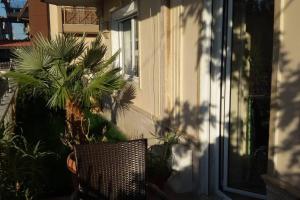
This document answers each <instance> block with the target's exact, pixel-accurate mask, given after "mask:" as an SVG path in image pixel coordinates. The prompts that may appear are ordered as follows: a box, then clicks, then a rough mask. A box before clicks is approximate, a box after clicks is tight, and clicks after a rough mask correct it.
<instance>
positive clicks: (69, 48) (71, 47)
mask: <svg viewBox="0 0 300 200" xmlns="http://www.w3.org/2000/svg"><path fill="white" fill-rule="evenodd" d="M84 41H85V37H82V38H81V39H79V38H77V37H75V35H72V34H66V35H62V34H59V35H57V36H56V37H55V38H54V39H53V40H51V41H50V45H49V46H48V54H49V55H50V56H51V57H52V58H53V59H57V60H61V61H64V62H67V63H70V62H72V61H75V60H76V59H78V58H79V57H80V55H82V54H83V52H84V51H85V49H86V45H85V42H84Z"/></svg>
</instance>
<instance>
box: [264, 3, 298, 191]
mask: <svg viewBox="0 0 300 200" xmlns="http://www.w3.org/2000/svg"><path fill="white" fill-rule="evenodd" d="M275 2H276V3H275V7H276V12H275V35H274V69H273V86H272V90H273V94H272V105H271V107H272V111H271V127H270V155H269V158H270V159H269V160H270V162H269V175H271V176H272V177H276V179H277V181H278V182H282V183H286V184H287V185H288V186H287V187H294V188H298V191H299V190H300V187H299V184H300V160H299V156H300V85H299V83H300V53H299V49H300V42H299V39H298V38H299V34H300V28H299V26H298V22H297V20H296V19H298V18H299V9H300V2H299V1H283V0H276V1H275Z"/></svg>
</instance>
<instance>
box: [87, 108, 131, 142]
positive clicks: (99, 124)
mask: <svg viewBox="0 0 300 200" xmlns="http://www.w3.org/2000/svg"><path fill="white" fill-rule="evenodd" d="M85 115H86V116H87V119H88V122H89V134H87V140H88V141H89V142H90V143H97V142H120V141H126V140H127V137H126V135H125V134H124V133H122V132H121V131H120V130H119V129H118V128H117V127H116V126H115V125H114V124H113V123H111V122H110V121H108V120H106V119H105V118H104V117H102V116H101V115H99V114H94V113H91V112H89V111H87V112H86V114H85Z"/></svg>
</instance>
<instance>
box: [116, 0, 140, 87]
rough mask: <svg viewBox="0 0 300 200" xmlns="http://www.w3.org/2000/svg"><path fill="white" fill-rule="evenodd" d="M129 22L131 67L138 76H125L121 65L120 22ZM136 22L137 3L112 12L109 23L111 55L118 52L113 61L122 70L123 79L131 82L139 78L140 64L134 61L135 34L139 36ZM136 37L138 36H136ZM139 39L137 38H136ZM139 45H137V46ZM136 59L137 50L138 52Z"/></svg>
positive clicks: (121, 38)
mask: <svg viewBox="0 0 300 200" xmlns="http://www.w3.org/2000/svg"><path fill="white" fill-rule="evenodd" d="M129 19H130V20H131V27H132V28H131V46H132V49H131V51H132V52H131V56H132V58H131V60H132V65H131V67H135V66H136V67H137V71H138V75H137V76H136V75H130V74H125V70H124V63H123V52H122V46H123V31H122V22H124V21H125V20H129ZM138 27H139V26H138V20H137V3H136V1H133V2H131V3H130V4H128V5H126V6H124V7H122V8H120V9H118V10H116V11H113V12H112V23H111V30H112V31H111V40H112V54H114V53H115V52H117V51H119V50H121V51H120V54H119V56H118V58H117V59H116V61H115V65H116V66H118V67H121V68H122V74H123V75H124V77H125V78H126V79H128V80H133V81H136V82H138V81H139V78H140V69H139V68H140V63H139V59H138V60H136V52H135V51H136V49H135V46H136V44H135V42H136V41H135V39H136V34H139V30H138ZM137 37H138V36H137ZM138 38H139V37H138ZM138 45H139V44H138ZM138 57H139V58H140V55H139V50H138Z"/></svg>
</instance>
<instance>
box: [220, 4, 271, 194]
mask: <svg viewBox="0 0 300 200" xmlns="http://www.w3.org/2000/svg"><path fill="white" fill-rule="evenodd" d="M233 1H234V0H226V2H227V8H226V6H225V5H224V6H225V7H224V8H226V11H225V12H227V15H226V17H225V18H224V21H225V23H224V24H226V26H225V27H224V28H225V29H224V30H225V31H224V34H226V42H225V43H224V46H223V48H224V52H225V58H224V60H225V61H224V66H223V75H222V87H221V90H222V91H221V94H222V97H221V99H222V100H221V105H220V108H221V124H222V125H221V140H222V142H223V146H222V147H220V152H222V154H223V161H222V163H221V165H220V167H221V169H222V174H223V176H222V177H220V178H221V187H222V190H223V191H225V192H230V193H235V194H239V195H243V196H248V197H253V198H257V199H266V198H267V196H266V195H262V194H258V193H253V192H248V191H244V190H240V189H236V188H232V187H230V186H228V160H229V158H228V150H229V139H228V138H229V131H230V94H231V88H230V86H231V80H230V79H231V78H230V77H231V61H232V57H231V55H232V32H233V30H232V29H233V27H232V26H233V23H232V20H233ZM221 156H222V155H221ZM219 159H221V157H220V158H219Z"/></svg>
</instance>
